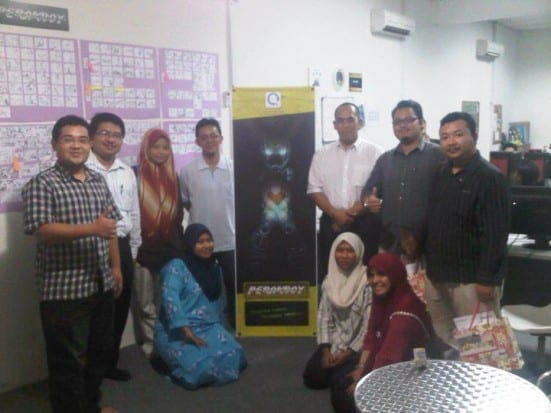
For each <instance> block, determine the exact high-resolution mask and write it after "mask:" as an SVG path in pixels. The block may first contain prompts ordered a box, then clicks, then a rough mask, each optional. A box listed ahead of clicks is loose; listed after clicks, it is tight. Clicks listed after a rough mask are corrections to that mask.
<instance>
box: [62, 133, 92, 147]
mask: <svg viewBox="0 0 551 413" xmlns="http://www.w3.org/2000/svg"><path fill="white" fill-rule="evenodd" d="M57 141H58V142H59V143H60V144H61V145H73V144H75V143H78V144H80V145H89V144H90V138H89V137H88V136H73V135H63V136H60V137H59V139H58V140H57Z"/></svg>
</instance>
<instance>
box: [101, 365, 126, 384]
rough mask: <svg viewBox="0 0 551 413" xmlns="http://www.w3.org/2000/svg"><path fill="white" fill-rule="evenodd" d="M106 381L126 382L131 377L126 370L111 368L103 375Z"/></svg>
mask: <svg viewBox="0 0 551 413" xmlns="http://www.w3.org/2000/svg"><path fill="white" fill-rule="evenodd" d="M105 378H106V379H111V380H116V381H128V380H130V379H131V378H132V375H131V374H130V372H129V371H128V370H123V369H118V368H116V367H113V368H111V369H109V370H107V372H106V373H105Z"/></svg>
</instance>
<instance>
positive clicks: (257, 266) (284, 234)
mask: <svg viewBox="0 0 551 413" xmlns="http://www.w3.org/2000/svg"><path fill="white" fill-rule="evenodd" d="M261 156H262V167H263V170H262V171H259V183H260V184H259V187H260V192H261V204H262V206H261V215H260V216H261V218H260V224H259V225H258V227H257V228H256V229H255V230H254V231H253V233H252V240H251V241H252V243H251V244H252V245H251V255H250V265H251V270H252V273H253V274H255V275H256V276H257V277H258V278H264V276H266V275H267V273H270V274H271V276H270V278H271V279H286V278H289V276H290V275H291V273H294V272H296V273H297V274H300V273H301V272H300V271H301V270H302V269H303V267H304V251H305V248H304V245H303V242H302V240H301V237H300V236H299V233H298V231H297V227H296V225H295V222H294V219H293V208H292V197H291V192H292V179H293V170H292V168H291V166H290V159H291V145H290V140H289V139H287V138H283V137H278V138H271V139H269V138H266V139H264V143H263V146H262V151H261Z"/></svg>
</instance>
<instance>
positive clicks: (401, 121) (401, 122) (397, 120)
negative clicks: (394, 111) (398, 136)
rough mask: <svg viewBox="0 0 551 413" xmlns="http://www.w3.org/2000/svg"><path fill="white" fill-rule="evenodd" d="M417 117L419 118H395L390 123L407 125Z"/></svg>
mask: <svg viewBox="0 0 551 413" xmlns="http://www.w3.org/2000/svg"><path fill="white" fill-rule="evenodd" d="M417 119H419V118H414V117H411V118H404V119H396V120H394V121H392V124H393V125H394V126H402V125H409V124H411V123H413V122H415V121H416V120H417Z"/></svg>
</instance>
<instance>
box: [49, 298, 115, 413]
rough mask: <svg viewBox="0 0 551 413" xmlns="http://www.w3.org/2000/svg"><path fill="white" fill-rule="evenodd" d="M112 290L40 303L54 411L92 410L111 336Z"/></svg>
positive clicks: (88, 412)
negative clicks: (83, 296) (88, 295)
mask: <svg viewBox="0 0 551 413" xmlns="http://www.w3.org/2000/svg"><path fill="white" fill-rule="evenodd" d="M113 311H114V297H113V291H107V292H102V293H98V294H96V295H93V296H91V297H87V298H83V299H78V300H66V301H43V302H41V303H40V316H41V320H42V329H43V332H44V338H45V341H46V358H47V362H48V374H49V391H50V403H51V406H52V411H53V412H54V413H97V412H98V411H99V400H100V386H101V382H102V380H103V376H104V374H105V370H106V368H107V358H108V354H109V349H110V348H111V347H112V340H113Z"/></svg>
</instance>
